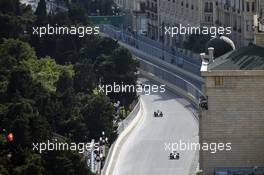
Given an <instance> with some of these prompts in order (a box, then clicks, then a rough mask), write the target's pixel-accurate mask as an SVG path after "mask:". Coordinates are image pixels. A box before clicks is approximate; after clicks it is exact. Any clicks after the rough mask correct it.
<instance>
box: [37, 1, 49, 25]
mask: <svg viewBox="0 0 264 175" xmlns="http://www.w3.org/2000/svg"><path fill="white" fill-rule="evenodd" d="M35 14H36V16H37V21H36V22H37V24H45V22H46V20H47V9H46V1H45V0H40V1H39V3H38V7H37V9H36V12H35Z"/></svg>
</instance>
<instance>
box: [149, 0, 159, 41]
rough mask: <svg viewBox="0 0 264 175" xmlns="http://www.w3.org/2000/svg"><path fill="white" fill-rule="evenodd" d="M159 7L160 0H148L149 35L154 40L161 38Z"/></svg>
mask: <svg viewBox="0 0 264 175" xmlns="http://www.w3.org/2000/svg"><path fill="white" fill-rule="evenodd" d="M158 9H159V0H146V15H147V31H148V33H147V35H148V37H149V38H151V39H153V40H159V32H160V31H159V29H160V25H159V21H158Z"/></svg>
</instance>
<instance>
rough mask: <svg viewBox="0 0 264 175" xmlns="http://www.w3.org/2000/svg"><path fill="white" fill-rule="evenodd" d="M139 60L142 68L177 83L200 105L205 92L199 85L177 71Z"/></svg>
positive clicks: (177, 85) (176, 84) (167, 80)
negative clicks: (176, 72) (179, 74)
mask: <svg viewBox="0 0 264 175" xmlns="http://www.w3.org/2000/svg"><path fill="white" fill-rule="evenodd" d="M138 61H139V62H140V69H142V70H144V71H146V72H148V73H151V74H153V75H154V76H156V77H158V78H159V79H162V80H164V81H166V82H168V83H171V84H173V85H175V86H176V87H177V88H178V89H180V90H181V91H183V92H184V93H185V94H187V95H188V96H189V97H191V98H192V99H193V100H192V101H194V102H195V104H196V105H198V103H199V99H200V97H201V96H204V94H203V92H202V91H201V90H200V89H199V88H198V87H196V86H195V85H193V84H192V83H190V82H188V81H187V80H185V79H184V78H182V77H180V76H178V75H176V74H175V73H173V72H170V71H168V70H165V69H163V68H161V67H159V66H157V65H154V64H152V63H150V62H148V61H145V60H143V59H138Z"/></svg>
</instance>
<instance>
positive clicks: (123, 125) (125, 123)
mask: <svg viewBox="0 0 264 175" xmlns="http://www.w3.org/2000/svg"><path fill="white" fill-rule="evenodd" d="M139 107H140V105H139V102H137V104H136V106H135V107H134V109H133V110H132V111H131V112H130V113H129V115H128V116H127V117H126V118H125V119H124V120H123V121H122V123H121V124H120V125H119V127H118V128H117V133H118V135H119V134H120V133H121V132H123V131H124V130H125V129H126V127H127V126H128V125H129V124H130V122H131V121H132V120H133V119H134V118H135V116H136V115H137V113H138V111H139Z"/></svg>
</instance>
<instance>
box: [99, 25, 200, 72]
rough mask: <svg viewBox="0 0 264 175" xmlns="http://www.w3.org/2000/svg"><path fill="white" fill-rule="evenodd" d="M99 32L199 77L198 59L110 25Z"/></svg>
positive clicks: (104, 26)
mask: <svg viewBox="0 0 264 175" xmlns="http://www.w3.org/2000/svg"><path fill="white" fill-rule="evenodd" d="M101 31H102V32H103V33H105V34H107V35H109V36H110V37H111V38H114V39H117V40H121V41H122V42H124V43H126V44H128V45H130V46H132V47H135V48H137V49H139V50H141V51H143V52H145V53H147V54H149V55H152V56H155V57H158V58H160V59H163V60H164V61H166V62H169V63H171V64H173V65H175V66H178V67H180V68H182V69H184V70H186V71H189V72H191V73H193V74H195V75H200V65H201V61H200V60H199V59H198V58H196V59H195V58H189V57H187V56H186V55H184V54H183V53H181V52H178V51H176V50H174V49H173V48H171V47H168V46H165V45H164V44H162V43H161V42H157V41H153V40H151V39H149V38H147V37H145V36H142V35H135V34H131V33H129V32H125V31H122V30H121V29H118V28H115V27H114V26H111V25H103V26H102V27H101Z"/></svg>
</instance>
